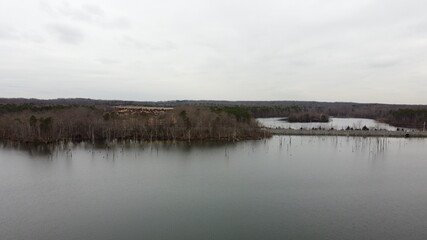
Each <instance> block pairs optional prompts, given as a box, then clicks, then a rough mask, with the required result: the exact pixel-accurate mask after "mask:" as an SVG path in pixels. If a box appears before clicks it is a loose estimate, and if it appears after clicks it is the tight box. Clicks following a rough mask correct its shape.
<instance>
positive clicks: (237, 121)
mask: <svg viewBox="0 0 427 240" xmlns="http://www.w3.org/2000/svg"><path fill="white" fill-rule="evenodd" d="M15 107H16V109H20V110H19V111H18V110H16V111H15V110H10V111H5V112H0V139H6V140H14V141H21V142H44V143H48V142H56V141H61V140H74V141H97V140H114V139H135V140H185V141H192V140H220V141H238V140H243V139H259V138H262V137H266V136H269V134H268V133H267V132H265V131H263V130H262V129H261V127H260V126H259V125H258V123H257V122H256V120H254V119H253V118H251V117H241V116H240V115H235V114H233V113H232V112H230V111H228V110H224V109H215V110H213V109H210V108H204V107H194V106H182V107H177V108H174V109H173V110H171V111H168V112H165V113H163V114H160V115H150V114H125V115H121V114H117V112H116V110H115V109H114V108H112V107H109V106H67V107H62V106H50V107H46V106H44V108H42V107H41V106H37V107H36V106H31V107H23V106H19V105H17V106H15ZM41 109H43V110H41ZM244 115H245V116H249V115H246V114H244Z"/></svg>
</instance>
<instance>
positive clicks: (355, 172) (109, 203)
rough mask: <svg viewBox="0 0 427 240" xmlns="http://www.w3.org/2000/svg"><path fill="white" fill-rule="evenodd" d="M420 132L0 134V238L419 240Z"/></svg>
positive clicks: (426, 208)
mask: <svg viewBox="0 0 427 240" xmlns="http://www.w3.org/2000/svg"><path fill="white" fill-rule="evenodd" d="M426 146H427V140H424V139H382V138H347V137H302V136H299V137H289V136H280V137H279V136H276V137H273V138H271V139H269V140H261V141H246V142H240V143H235V144H232V143H231V144H196V143H194V144H192V145H188V144H185V143H179V144H170V143H152V144H149V143H145V144H137V143H127V144H117V145H112V146H110V147H109V148H106V147H105V146H92V145H91V144H78V145H69V146H56V147H50V148H30V147H26V146H22V145H21V146H16V145H15V146H14V145H11V144H3V145H0V239H2V240H7V239H35V240H38V239H40V240H42V239H43V240H47V239H70V240H71V239H103V240H104V239H328V240H330V239H340V240H341V239H387V240H390V239H426V237H427V159H426V156H427V148H426Z"/></svg>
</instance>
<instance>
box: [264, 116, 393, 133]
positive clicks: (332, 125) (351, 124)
mask: <svg viewBox="0 0 427 240" xmlns="http://www.w3.org/2000/svg"><path fill="white" fill-rule="evenodd" d="M257 121H258V122H259V123H260V124H261V125H263V126H265V127H270V128H291V129H301V128H302V129H312V128H319V127H320V128H322V129H326V130H329V129H335V130H343V129H346V128H347V127H348V128H353V129H362V128H363V127H364V126H366V127H367V128H369V129H377V130H380V129H381V130H388V131H396V129H397V128H396V127H394V126H391V125H389V124H386V123H381V122H378V121H375V120H373V119H367V118H334V117H331V118H330V119H329V122H303V123H301V122H292V123H290V122H288V121H286V120H285V119H283V118H277V117H276V118H258V119H257Z"/></svg>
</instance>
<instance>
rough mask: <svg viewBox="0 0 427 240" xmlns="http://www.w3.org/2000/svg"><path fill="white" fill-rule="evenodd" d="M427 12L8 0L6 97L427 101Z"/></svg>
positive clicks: (221, 2)
mask: <svg viewBox="0 0 427 240" xmlns="http://www.w3.org/2000/svg"><path fill="white" fill-rule="evenodd" d="M23 6H25V7H23ZM426 8H427V2H425V1H418V0H408V1H405V2H403V1H397V0H388V1H385V0H358V1H356V0H348V1H338V0H326V1H320V0H317V1H315V0H308V1H278V0H268V1H241V0H234V1H225V0H217V1H210V0H208V1H199V0H198V1H196V0H183V1H172V0H162V1H151V0H142V1H140V0H138V1H137V0H126V1H125V0H123V1H116V0H107V1H100V0H90V1H81V0H78V1H68V2H67V1H49V0H41V1H39V2H38V1H33V0H22V1H19V2H17V1H4V2H1V3H0V55H1V56H2V58H0V84H1V85H2V88H0V96H2V97H39V98H56V97H91V98H103V99H113V98H114V99H133V100H170V99H228V100H317V101H357V102H386V103H420V104H426V103H427V94H426V92H427V85H425V84H423V83H425V82H426V80H427V68H425V67H424V66H426V64H427V15H426V14H425V12H424V10H425V9H426Z"/></svg>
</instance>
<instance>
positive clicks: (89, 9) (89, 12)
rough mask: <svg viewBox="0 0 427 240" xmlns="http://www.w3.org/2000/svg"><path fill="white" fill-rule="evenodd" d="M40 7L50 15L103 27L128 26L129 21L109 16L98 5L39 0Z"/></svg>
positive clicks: (121, 17)
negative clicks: (54, 3) (77, 4)
mask: <svg viewBox="0 0 427 240" xmlns="http://www.w3.org/2000/svg"><path fill="white" fill-rule="evenodd" d="M40 8H41V9H42V10H43V11H45V12H46V13H48V14H50V15H51V16H55V17H58V16H64V17H66V18H69V19H72V20H75V21H80V22H86V23H91V24H95V25H98V26H101V27H104V28H119V29H120V28H129V27H130V25H131V24H130V21H129V20H128V19H127V18H125V17H123V16H120V17H110V16H108V15H107V14H106V12H105V11H104V10H103V9H102V8H101V7H100V6H98V5H95V4H83V5H81V6H77V7H76V6H72V5H71V4H69V3H68V2H67V1H62V2H61V3H60V4H56V5H51V4H50V3H49V2H47V1H40Z"/></svg>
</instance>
